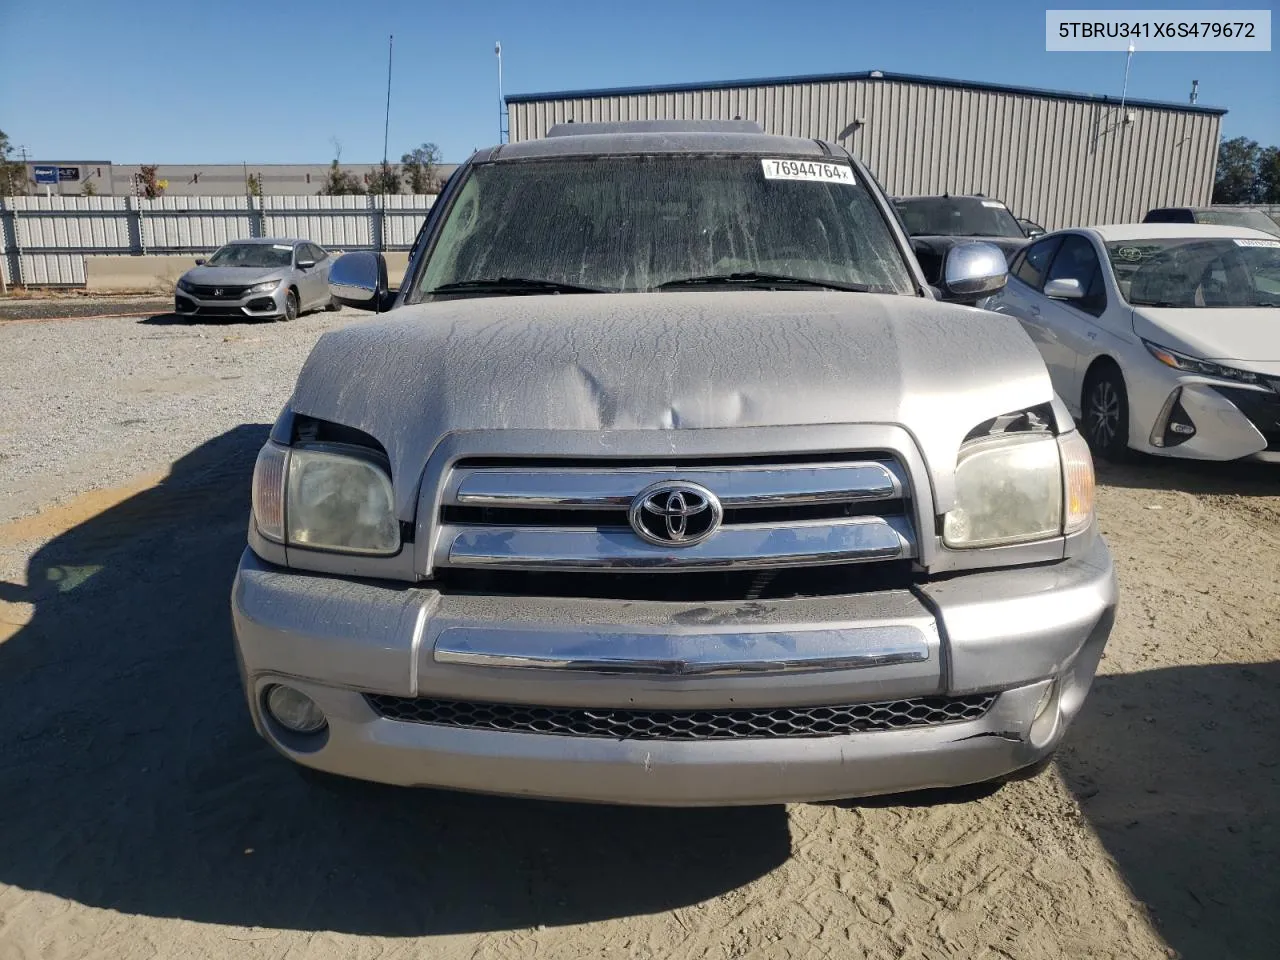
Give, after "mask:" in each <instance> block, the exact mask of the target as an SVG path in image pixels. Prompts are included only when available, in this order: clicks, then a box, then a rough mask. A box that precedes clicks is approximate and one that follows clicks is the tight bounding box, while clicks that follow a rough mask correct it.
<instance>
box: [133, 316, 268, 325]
mask: <svg viewBox="0 0 1280 960" xmlns="http://www.w3.org/2000/svg"><path fill="white" fill-rule="evenodd" d="M275 322H276V321H275V320H269V319H264V318H262V317H201V316H194V317H184V316H182V315H181V314H177V313H153V314H152V315H151V316H148V317H142V318H141V319H140V320H139V321H138V323H140V324H143V325H145V326H149V327H229V326H234V325H239V324H246V325H255V324H266V323H275Z"/></svg>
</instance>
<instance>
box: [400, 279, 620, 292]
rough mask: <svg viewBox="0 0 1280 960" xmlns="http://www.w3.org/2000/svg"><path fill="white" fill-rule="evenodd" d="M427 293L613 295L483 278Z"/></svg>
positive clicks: (589, 289) (591, 289)
mask: <svg viewBox="0 0 1280 960" xmlns="http://www.w3.org/2000/svg"><path fill="white" fill-rule="evenodd" d="M425 292H426V293H611V292H612V291H610V290H603V289H601V288H599V287H580V286H577V285H575V284H572V283H559V282H557V281H555V280H530V279H529V278H527V277H481V278H479V279H477V280H457V281H454V282H453V283H442V284H441V285H440V286H438V287H434V288H432V289H431V290H427V291H425Z"/></svg>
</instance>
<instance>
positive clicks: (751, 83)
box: [505, 70, 1227, 116]
mask: <svg viewBox="0 0 1280 960" xmlns="http://www.w3.org/2000/svg"><path fill="white" fill-rule="evenodd" d="M849 80H894V81H897V82H899V83H918V84H923V85H925V86H930V87H958V88H961V89H965V90H989V91H991V92H993V93H1015V94H1022V95H1023V96H1030V97H1052V98H1054V99H1058V100H1079V101H1083V102H1085V103H1107V104H1118V103H1119V102H1120V98H1119V97H1113V96H1108V95H1106V94H1100V93H1072V92H1070V91H1067V90H1046V89H1043V88H1040V87H1015V86H1011V85H1009V84H1004V83H987V82H985V81H981V80H951V79H947V78H946V77H922V76H918V75H916V74H911V73H888V72H885V71H881V70H863V71H861V72H859V73H813V74H802V75H799V76H793V77H755V78H752V79H749V80H713V81H710V82H707V83H670V84H660V85H657V86H640V87H604V88H600V89H596V90H565V91H560V92H552V93H511V94H507V96H506V97H505V100H506V102H507V103H538V102H545V101H548V100H582V99H586V98H588V97H625V96H635V95H638V94H650V93H693V92H696V91H699V90H725V89H729V88H731V87H770V86H786V85H790V84H799V83H839V82H843V81H849ZM1125 103H1126V104H1128V105H1132V106H1135V107H1154V108H1156V109H1159V110H1180V111H1183V112H1185V113H1209V114H1216V115H1217V116H1222V115H1223V114H1225V113H1226V112H1227V111H1226V108H1225V107H1202V106H1200V105H1199V104H1190V103H1170V102H1168V101H1164V100H1137V99H1134V98H1132V97H1126V98H1125Z"/></svg>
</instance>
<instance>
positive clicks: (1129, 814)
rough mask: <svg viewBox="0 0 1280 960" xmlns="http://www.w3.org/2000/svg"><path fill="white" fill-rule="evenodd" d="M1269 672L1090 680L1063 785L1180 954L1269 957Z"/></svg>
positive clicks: (1274, 790)
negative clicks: (1073, 795)
mask: <svg viewBox="0 0 1280 960" xmlns="http://www.w3.org/2000/svg"><path fill="white" fill-rule="evenodd" d="M1277 730H1280V663H1254V664H1238V663H1236V664H1213V665H1205V666H1186V667H1169V668H1164V669H1159V670H1151V671H1147V672H1143V673H1136V674H1117V675H1104V676H1100V677H1098V678H1097V680H1096V681H1095V683H1094V686H1093V690H1092V692H1091V693H1090V696H1089V699H1088V700H1087V701H1086V703H1085V707H1084V710H1083V712H1082V714H1081V716H1080V717H1079V718H1077V720H1076V723H1075V726H1074V727H1073V729H1072V731H1071V733H1070V734H1069V736H1068V738H1067V745H1066V746H1065V747H1064V748H1063V749H1061V750H1060V751H1059V753H1058V766H1059V769H1060V770H1061V772H1062V775H1063V779H1064V780H1065V781H1066V783H1067V785H1068V786H1069V787H1070V788H1071V790H1072V792H1073V793H1074V794H1075V795H1076V797H1077V798H1078V799H1079V801H1080V805H1081V809H1082V810H1083V812H1084V814H1085V816H1086V817H1087V818H1088V820H1089V822H1090V823H1091V824H1092V826H1093V828H1094V830H1095V831H1096V832H1097V835H1098V837H1099V838H1100V839H1101V841H1102V843H1103V844H1104V846H1105V847H1106V849H1107V852H1108V853H1109V854H1110V855H1111V856H1112V858H1114V860H1115V862H1116V864H1117V865H1118V866H1119V868H1120V871H1121V873H1122V874H1123V876H1124V878H1125V880H1126V881H1127V882H1128V884H1129V887H1130V889H1131V890H1132V891H1133V892H1134V894H1135V895H1136V896H1137V897H1138V898H1139V899H1140V900H1142V901H1143V902H1144V903H1145V904H1146V905H1147V907H1148V909H1149V911H1150V913H1151V916H1152V919H1153V921H1154V922H1155V925H1156V928H1157V929H1158V930H1159V932H1160V934H1161V935H1162V936H1163V937H1164V938H1165V940H1166V942H1167V943H1168V944H1169V945H1170V946H1171V947H1173V948H1174V949H1175V950H1176V951H1177V952H1178V955H1180V956H1182V957H1186V958H1198V957H1212V958H1214V960H1234V958H1240V960H1243V958H1253V957H1264V956H1267V957H1270V956H1275V950H1276V946H1275V945H1276V943H1277V940H1278V939H1280V912H1278V911H1277V909H1276V907H1277V904H1280V737H1277V735H1276V732H1277Z"/></svg>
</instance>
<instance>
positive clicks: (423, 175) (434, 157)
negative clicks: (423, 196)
mask: <svg viewBox="0 0 1280 960" xmlns="http://www.w3.org/2000/svg"><path fill="white" fill-rule="evenodd" d="M400 162H401V163H403V164H404V172H405V173H406V174H408V176H409V192H410V193H439V192H440V177H439V175H438V174H437V172H436V167H437V166H439V164H440V148H439V147H437V146H436V145H435V144H434V143H424V144H421V145H420V146H417V147H414V148H413V149H412V150H410V151H409V152H408V153H406V154H405V155H404V156H403V157H401V158H400Z"/></svg>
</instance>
